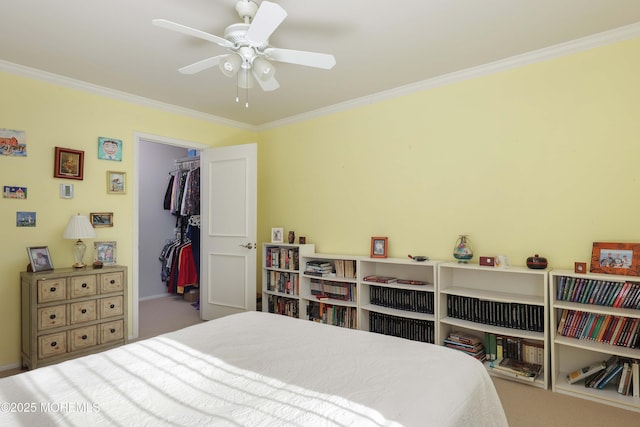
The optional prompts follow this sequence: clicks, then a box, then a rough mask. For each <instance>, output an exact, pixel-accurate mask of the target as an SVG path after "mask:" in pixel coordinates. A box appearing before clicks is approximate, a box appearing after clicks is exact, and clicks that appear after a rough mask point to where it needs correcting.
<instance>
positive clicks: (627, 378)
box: [618, 361, 631, 396]
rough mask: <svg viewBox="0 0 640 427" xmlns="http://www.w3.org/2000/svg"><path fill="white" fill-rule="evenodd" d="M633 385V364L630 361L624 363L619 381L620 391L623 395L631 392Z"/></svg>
mask: <svg viewBox="0 0 640 427" xmlns="http://www.w3.org/2000/svg"><path fill="white" fill-rule="evenodd" d="M630 385H631V365H630V364H629V362H628V361H625V362H623V363H622V371H621V372H620V381H618V393H620V394H622V395H625V396H626V395H627V394H629V386H630Z"/></svg>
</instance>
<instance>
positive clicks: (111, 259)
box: [93, 242, 117, 265]
mask: <svg viewBox="0 0 640 427" xmlns="http://www.w3.org/2000/svg"><path fill="white" fill-rule="evenodd" d="M116 246H117V244H116V242H93V260H94V261H100V262H102V264H103V265H115V264H116V262H117V257H116Z"/></svg>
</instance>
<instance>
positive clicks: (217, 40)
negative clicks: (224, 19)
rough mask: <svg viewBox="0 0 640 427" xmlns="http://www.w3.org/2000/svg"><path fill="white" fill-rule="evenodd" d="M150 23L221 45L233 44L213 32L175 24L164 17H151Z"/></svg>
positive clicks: (228, 45)
mask: <svg viewBox="0 0 640 427" xmlns="http://www.w3.org/2000/svg"><path fill="white" fill-rule="evenodd" d="M151 23H152V24H153V25H155V26H156V27H160V28H165V29H167V30H172V31H177V32H179V33H182V34H186V35H188V36H193V37H197V38H199V39H204V40H207V41H210V42H213V43H216V44H218V45H220V46H222V47H232V46H233V43H231V42H230V41H229V40H227V39H223V38H222V37H218V36H214V35H213V34H209V33H205V32H204V31H200V30H196V29H195V28H191V27H187V26H185V25H182V24H176V23H175V22H171V21H167V20H166V19H153V20H151Z"/></svg>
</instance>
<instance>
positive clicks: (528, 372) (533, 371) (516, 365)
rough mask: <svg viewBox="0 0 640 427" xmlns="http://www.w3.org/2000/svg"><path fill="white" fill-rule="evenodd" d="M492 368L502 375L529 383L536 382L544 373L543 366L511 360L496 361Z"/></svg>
mask: <svg viewBox="0 0 640 427" xmlns="http://www.w3.org/2000/svg"><path fill="white" fill-rule="evenodd" d="M491 367H492V368H493V369H494V370H496V371H499V372H501V373H506V374H510V375H512V376H516V377H518V378H523V379H526V380H529V381H535V379H536V378H537V377H538V375H540V373H541V372H542V365H537V364H534V363H527V362H523V361H520V360H516V359H509V358H507V359H502V360H500V361H496V362H494V363H492V364H491Z"/></svg>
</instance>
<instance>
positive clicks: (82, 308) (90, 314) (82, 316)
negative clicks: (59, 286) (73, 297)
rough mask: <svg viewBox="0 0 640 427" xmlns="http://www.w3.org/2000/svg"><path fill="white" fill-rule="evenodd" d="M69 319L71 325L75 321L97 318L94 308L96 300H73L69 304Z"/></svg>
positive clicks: (87, 320) (80, 321)
mask: <svg viewBox="0 0 640 427" xmlns="http://www.w3.org/2000/svg"><path fill="white" fill-rule="evenodd" d="M69 307H70V311H69V317H70V319H69V321H70V323H71V324H72V325H75V324H76V323H82V322H89V321H91V320H96V319H97V318H98V313H97V310H96V300H91V301H82V302H74V303H72V304H69Z"/></svg>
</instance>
